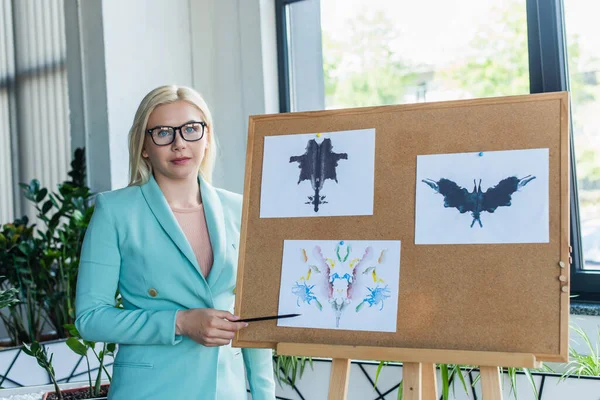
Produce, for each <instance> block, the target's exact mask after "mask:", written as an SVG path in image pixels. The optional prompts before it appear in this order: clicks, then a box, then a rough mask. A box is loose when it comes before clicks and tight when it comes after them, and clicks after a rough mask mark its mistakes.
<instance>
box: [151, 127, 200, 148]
mask: <svg viewBox="0 0 600 400" xmlns="http://www.w3.org/2000/svg"><path fill="white" fill-rule="evenodd" d="M190 124H200V126H202V134H201V135H200V137H199V138H198V139H194V140H189V139H186V138H185V136H183V132H182V131H181V128H183V127H184V126H186V125H190ZM206 127H207V125H206V122H204V121H188V122H186V123H185V124H183V125H180V126H168V125H157V126H155V127H154V128H150V129H146V133H147V134H148V135H150V138H151V139H152V142H153V143H154V144H155V145H157V146H169V145H171V144H173V142H174V141H175V137H176V136H177V131H179V135H180V136H181V138H182V139H183V140H185V141H186V142H197V141H198V140H202V138H203V137H204V132H205V131H206ZM159 128H171V129H173V132H174V133H175V134H174V135H173V139H172V140H171V141H170V142H169V143H165V144H158V143H156V141H155V140H154V136H152V131H153V130H155V129H159Z"/></svg>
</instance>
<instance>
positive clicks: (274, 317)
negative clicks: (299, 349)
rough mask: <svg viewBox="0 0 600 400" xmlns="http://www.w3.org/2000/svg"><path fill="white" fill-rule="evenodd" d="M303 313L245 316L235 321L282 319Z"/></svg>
mask: <svg viewBox="0 0 600 400" xmlns="http://www.w3.org/2000/svg"><path fill="white" fill-rule="evenodd" d="M300 315H301V314H283V315H271V316H269V317H257V318H244V319H238V320H237V321H233V322H254V321H266V320H269V319H281V318H292V317H298V316H300Z"/></svg>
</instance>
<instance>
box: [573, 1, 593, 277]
mask: <svg viewBox="0 0 600 400" xmlns="http://www.w3.org/2000/svg"><path fill="white" fill-rule="evenodd" d="M593 4H594V5H593ZM564 5H565V27H566V34H567V44H568V60H569V82H570V87H571V96H572V97H571V108H572V110H571V113H572V118H573V136H574V141H575V157H576V162H577V164H576V165H577V186H578V189H579V214H580V221H581V244H582V248H583V261H584V264H583V266H582V268H584V269H588V270H589V269H600V27H599V26H598V23H597V17H595V15H594V11H595V9H596V4H595V2H592V1H576V0H575V1H574V0H565V4H564Z"/></svg>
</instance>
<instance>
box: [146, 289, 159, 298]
mask: <svg viewBox="0 0 600 400" xmlns="http://www.w3.org/2000/svg"><path fill="white" fill-rule="evenodd" d="M148 294H149V295H150V296H152V297H156V295H157V294H158V292H157V291H156V289H154V288H150V289H148Z"/></svg>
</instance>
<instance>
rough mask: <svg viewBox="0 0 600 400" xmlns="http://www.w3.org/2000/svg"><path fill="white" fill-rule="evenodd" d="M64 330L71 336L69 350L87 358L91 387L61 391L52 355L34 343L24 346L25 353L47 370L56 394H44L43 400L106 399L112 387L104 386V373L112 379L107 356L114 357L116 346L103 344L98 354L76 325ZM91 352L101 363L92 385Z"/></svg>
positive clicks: (68, 342)
mask: <svg viewBox="0 0 600 400" xmlns="http://www.w3.org/2000/svg"><path fill="white" fill-rule="evenodd" d="M64 328H65V330H66V331H67V332H69V334H70V335H71V336H70V337H69V338H68V339H67V341H66V343H67V346H69V348H70V349H71V350H72V351H73V352H74V353H75V354H77V355H80V356H82V357H85V361H86V363H87V374H88V382H89V386H87V387H81V388H75V389H67V390H61V389H60V388H59V386H58V382H57V380H56V377H55V374H54V368H53V366H52V354H50V355H48V352H47V350H46V348H45V347H44V346H43V345H41V344H40V343H39V342H33V343H32V344H31V345H29V346H27V345H25V346H23V351H24V352H25V353H26V354H27V355H30V356H32V357H35V358H36V359H37V362H38V365H39V366H40V367H42V368H44V369H45V370H46V372H47V373H48V376H49V377H50V379H51V380H52V383H53V384H54V392H48V393H46V394H44V397H43V398H42V400H76V399H77V400H78V399H98V400H99V399H106V396H107V395H108V389H109V387H110V385H102V372H103V371H104V373H105V374H106V376H107V378H108V381H109V382H110V381H111V379H112V378H111V375H110V374H109V373H108V371H107V370H106V366H105V359H106V357H107V356H108V357H114V352H115V348H116V345H115V344H114V343H103V344H102V350H101V351H100V352H96V343H95V342H90V341H89V340H84V339H82V338H81V335H80V334H79V332H78V331H77V328H76V327H75V325H72V324H65V326H64ZM90 350H91V351H92V353H93V354H94V356H95V357H96V359H97V360H98V362H99V367H98V372H97V374H96V377H95V379H94V383H92V369H91V367H90V360H89V358H88V357H89V356H88V353H89V351H90Z"/></svg>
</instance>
